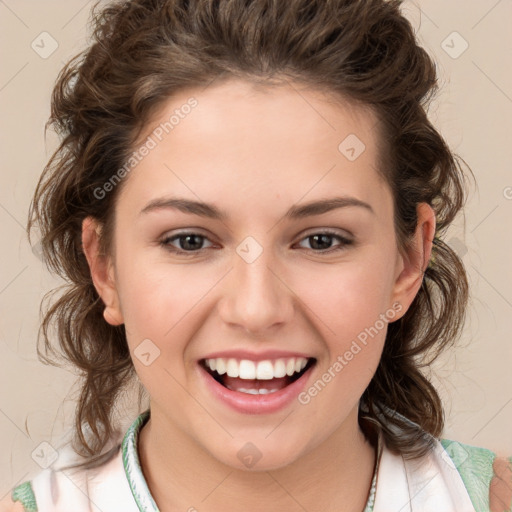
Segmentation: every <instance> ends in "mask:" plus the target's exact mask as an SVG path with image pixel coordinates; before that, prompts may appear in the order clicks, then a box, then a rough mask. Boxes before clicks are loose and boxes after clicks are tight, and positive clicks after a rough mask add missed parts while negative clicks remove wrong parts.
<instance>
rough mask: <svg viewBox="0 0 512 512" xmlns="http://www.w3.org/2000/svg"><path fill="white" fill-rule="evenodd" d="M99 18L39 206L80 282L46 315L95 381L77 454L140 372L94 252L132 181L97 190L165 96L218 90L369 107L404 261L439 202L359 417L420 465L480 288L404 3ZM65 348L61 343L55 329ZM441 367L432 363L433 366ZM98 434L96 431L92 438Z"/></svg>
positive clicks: (109, 421) (55, 115) (63, 107)
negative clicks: (326, 95)
mask: <svg viewBox="0 0 512 512" xmlns="http://www.w3.org/2000/svg"><path fill="white" fill-rule="evenodd" d="M97 8H98V4H96V5H95V7H94V8H93V28H94V34H93V41H92V43H91V45H90V47H89V48H87V49H86V50H85V51H84V52H82V53H81V54H79V55H77V56H76V57H75V58H74V59H72V60H71V61H70V62H69V63H68V64H67V65H66V66H65V67H64V68H63V70H62V71H61V73H60V75H59V77H58V79H57V83H56V85H55V88H54V91H53V96H52V109H51V117H50V119H49V120H48V123H47V128H48V126H53V127H54V128H55V129H56V131H57V132H58V134H59V135H60V136H61V144H60V146H59V147H58V149H57V150H56V151H55V153H54V154H53V156H52V157H51V159H50V161H49V162H48V164H47V165H46V167H45V169H44V172H43V174H42V176H41V180H40V182H39V184H38V187H37V190H36V192H35V196H34V199H33V202H32V205H31V211H30V215H29V224H28V232H29V234H30V232H31V229H32V228H33V227H34V226H35V225H38V226H39V229H40V231H41V235H42V238H41V245H42V251H43V254H44V256H45V259H46V261H47V263H48V265H49V267H50V269H52V270H53V271H55V272H57V273H58V274H59V275H60V276H62V277H64V278H65V279H66V280H67V281H68V282H69V285H68V286H67V287H66V288H65V289H64V291H63V293H62V294H61V295H60V297H58V298H57V299H55V300H54V301H53V302H52V303H51V304H50V305H49V307H48V308H47V310H46V311H45V315H44V319H43V323H42V326H41V332H40V335H41V337H42V338H43V339H44V343H45V353H46V355H43V354H42V353H41V352H40V350H39V346H38V353H39V355H40V357H41V358H42V359H43V360H45V361H46V362H52V363H53V364H56V362H55V361H50V360H49V359H48V357H47V356H48V354H49V352H51V353H52V354H54V355H57V354H59V353H60V355H61V356H63V358H64V360H65V361H66V362H70V363H71V364H72V365H73V366H74V367H76V368H78V369H79V370H80V372H81V374H82V376H83V383H82V387H81V395H80V397H79V401H78V407H77V410H76V418H75V439H74V448H75V450H76V451H77V452H78V453H81V454H82V455H84V456H87V457H89V459H90V460H94V458H95V456H96V455H98V454H100V452H101V451H102V450H103V448H104V447H105V446H106V443H107V441H108V440H109V438H110V436H111V435H112V434H113V432H114V430H115V425H114V421H113V411H114V409H115V405H116V403H117V401H118V399H119V397H120V395H121V393H122V392H123V391H124V390H125V389H126V386H127V384H128V383H129V382H133V381H132V379H133V377H134V376H135V371H134V367H133V364H132V361H131V358H130V353H129V350H128V346H127V342H126V336H125V331H124V328H123V326H119V327H113V326H111V325H109V324H107V323H106V322H105V321H104V319H103V308H104V305H103V304H102V301H101V299H100V298H99V296H98V294H97V292H96V290H95V288H94V286H93V283H92V280H91V275H90V271H89V267H88V264H87V261H86V259H85V257H84V254H83V252H82V248H81V226H82V221H83V219H84V218H85V217H87V216H92V217H94V218H96V219H97V220H98V221H99V222H100V223H101V224H102V225H103V226H104V228H105V229H104V230H103V238H102V244H103V247H104V249H105V250H108V249H109V243H110V239H111V234H112V229H113V228H112V218H113V217H112V216H113V212H114V206H115V201H116V197H117V195H118V193H119V189H120V187H121V186H122V183H121V184H120V185H119V186H118V187H114V188H113V190H112V191H110V192H109V193H108V194H105V197H102V198H101V199H98V198H97V194H95V191H97V190H98V189H101V188H102V187H103V186H104V184H105V183H106V182H108V181H109V179H111V177H112V175H113V173H114V171H115V170H117V169H121V168H122V167H123V164H124V162H126V160H127V159H128V158H129V156H130V153H131V152H132V151H133V148H134V144H135V142H136V141H137V137H138V136H139V135H140V133H141V132H142V130H143V128H144V126H145V123H147V121H148V120H149V119H150V117H151V114H152V113H154V112H155V111H156V109H157V108H158V107H159V106H160V105H162V103H163V102H164V101H166V99H167V98H169V97H170V96H171V95H172V94H173V93H175V92H177V91H178V90H182V89H184V88H187V87H195V86H201V85H205V86H206V85H207V84H208V83H210V82H211V81H212V80H214V79H218V80H221V79H224V78H233V77H234V78H239V79H244V80H248V81H251V82H252V83H260V84H272V83H279V82H281V83H282V82H283V81H286V80H291V81H295V82H301V83H303V84H307V85H311V86H313V87H316V88H318V89H322V90H325V91H328V92H331V93H333V94H334V95H337V97H339V98H346V99H348V100H349V101H352V102H355V103H358V104H361V105H364V106H366V107H369V108H371V109H372V111H373V112H375V114H376V116H377V119H378V120H379V133H380V143H381V146H382V147H381V148H380V149H381V151H380V153H381V154H380V162H379V164H380V166H379V172H380V173H381V174H382V175H383V176H384V177H385V179H386V181H387V183H388V184H389V186H390V188H391V190H392V192H393V196H394V211H395V229H396V233H397V239H398V244H399V247H400V249H401V250H402V249H404V248H405V247H406V246H407V244H408V241H409V240H410V237H411V235H412V234H413V233H414V230H415V228H416V223H417V215H416V207H417V205H418V203H420V202H426V203H428V204H430V205H431V206H432V207H433V209H434V211H435V213H436V219H437V226H436V238H435V240H434V249H433V254H434V256H435V263H434V264H433V265H430V266H429V267H428V268H427V270H426V271H425V274H424V279H423V283H422V286H421V289H420V290H419V292H418V294H417V296H416V297H415V299H414V301H413V303H412V305H411V307H410V308H409V310H408V311H407V312H406V314H405V316H403V317H402V318H401V319H399V320H398V321H395V322H393V323H391V324H390V325H389V327H388V333H387V338H386V343H385V347H384V351H383V354H382V359H381V361H380V364H379V367H378V369H377V371H376V373H375V375H374V377H373V379H372V381H371V383H370V385H369V386H368V388H367V389H366V390H365V392H364V394H363V396H362V399H361V405H360V416H362V415H363V413H364V415H365V416H366V417H368V418H370V421H374V422H377V423H378V424H379V425H380V426H381V428H382V429H383V433H384V436H385V439H386V442H387V444H388V446H389V447H390V448H391V449H394V450H397V451H399V452H401V453H402V454H403V455H404V456H405V457H410V458H414V457H418V456H420V455H422V454H424V453H425V452H426V450H427V449H428V447H429V446H430V443H431V438H430V436H425V435H424V433H423V432H424V431H426V432H427V433H428V434H430V435H432V436H435V437H439V436H440V435H441V433H442V430H443V426H444V413H443V407H442V404H441V400H440V397H439V395H438V393H437V392H436V390H435V388H434V387H433V386H432V384H431V383H430V382H429V380H428V379H427V378H426V377H425V376H424V375H423V374H422V371H421V367H422V365H427V364H430V362H431V361H433V360H434V359H435V357H437V355H438V354H439V353H440V352H441V351H442V350H443V349H445V348H446V347H448V346H450V345H452V344H453V343H454V341H455V340H456V339H457V338H458V335H459V333H460V330H461V327H462V325H463V323H464V315H465V306H466V303H467V299H468V283H467V277H466V273H465V270H464V267H463V264H462V262H461V260H460V259H459V257H458V256H457V254H456V253H455V252H454V251H453V250H452V249H451V248H450V247H449V246H448V245H447V244H446V243H444V242H443V241H442V240H441V236H442V235H443V234H444V232H445V231H446V228H447V227H448V226H449V224H450V223H451V222H452V220H453V219H454V217H455V216H456V214H457V213H458V211H459V210H460V209H461V208H462V206H463V203H464V198H465V191H464V187H463V185H464V174H463V171H462V168H461V165H460V163H459V157H458V156H456V155H454V154H453V153H452V152H451V151H450V149H449V148H448V146H447V144H446V143H445V141H444V140H443V138H442V136H441V135H440V134H439V133H438V132H437V131H436V130H435V129H434V128H433V126H432V125H431V123H430V122H429V120H428V118H427V115H426V108H427V106H428V103H429V102H430V100H431V98H432V97H433V94H434V92H435V91H436V90H437V88H438V86H437V78H436V72H435V65H434V63H433V61H432V59H431V58H430V57H429V56H428V54H427V53H426V51H425V50H424V49H423V48H421V47H420V46H419V45H418V44H417V42H416V38H415V34H414V30H413V28H412V26H411V24H410V23H409V21H408V20H407V19H406V18H405V17H404V16H403V15H402V13H401V11H400V8H401V1H400V0H389V1H386V0H286V1H283V0H133V1H122V2H117V3H111V4H109V5H108V6H106V7H105V8H103V9H102V10H101V11H100V10H98V9H97ZM52 326H54V327H55V328H56V334H57V339H58V342H59V348H58V349H57V348H54V347H52V344H51V342H50V327H52ZM427 355H431V357H430V358H427ZM84 427H86V428H87V429H88V430H90V435H87V436H86V435H84Z"/></svg>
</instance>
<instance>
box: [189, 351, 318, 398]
mask: <svg viewBox="0 0 512 512" xmlns="http://www.w3.org/2000/svg"><path fill="white" fill-rule="evenodd" d="M315 363H316V359H315V358H314V357H310V358H306V357H288V358H279V359H275V360H270V359H267V360H263V361H251V360H249V359H234V358H230V359H226V358H213V359H202V360H200V361H199V365H200V366H201V368H202V369H203V370H204V371H205V372H206V373H208V374H209V375H210V377H211V378H213V379H214V380H215V381H216V382H217V383H219V384H220V385H221V386H223V387H224V388H226V389H228V390H230V391H233V392H236V393H243V394H246V395H271V394H274V393H279V392H280V391H283V390H284V389H286V388H288V386H290V385H291V384H293V383H294V382H296V381H298V380H299V379H301V377H303V376H304V374H305V373H306V372H307V371H308V370H309V369H310V368H311V367H313V366H314V365H315Z"/></svg>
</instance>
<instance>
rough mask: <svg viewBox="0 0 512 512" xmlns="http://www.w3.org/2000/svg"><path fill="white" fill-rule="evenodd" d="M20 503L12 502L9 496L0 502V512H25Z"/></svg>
mask: <svg viewBox="0 0 512 512" xmlns="http://www.w3.org/2000/svg"><path fill="white" fill-rule="evenodd" d="M25 511H26V509H25V508H24V507H23V505H22V504H21V502H19V501H13V500H12V497H11V495H10V494H8V495H7V496H6V497H5V498H4V499H2V500H1V501H0V512H25Z"/></svg>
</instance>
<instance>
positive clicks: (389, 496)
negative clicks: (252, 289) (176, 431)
mask: <svg viewBox="0 0 512 512" xmlns="http://www.w3.org/2000/svg"><path fill="white" fill-rule="evenodd" d="M148 419H149V411H145V412H144V413H142V414H141V415H140V416H138V417H137V419H136V420H135V421H134V422H133V424H132V425H131V426H130V428H129V429H128V431H127V432H126V434H125V436H124V438H123V440H122V442H121V443H119V444H118V445H117V448H115V449H114V451H113V457H112V458H111V459H110V460H109V461H108V462H106V463H103V464H102V465H101V466H99V467H97V468H92V469H82V468H78V469H64V470H63V469H58V468H62V467H64V466H65V465H67V464H70V463H72V462H75V461H78V460H79V459H78V458H77V457H78V456H77V455H76V454H75V452H74V451H73V450H72V449H71V447H70V445H67V446H66V447H65V448H63V449H62V450H60V456H59V459H58V463H59V466H58V468H57V467H50V468H48V469H46V470H44V471H42V472H41V473H39V474H38V475H37V476H36V477H35V478H34V479H33V480H32V481H31V482H25V483H24V484H21V485H20V486H18V487H16V488H15V489H14V490H13V492H12V497H13V499H14V500H15V501H16V500H19V501H21V502H22V503H23V505H24V507H25V510H26V511H27V512H70V511H73V512H158V507H157V505H156V503H155V501H154V499H153V497H152V496H151V493H150V491H149V489H148V486H147V483H146V480H145V478H144V475H143V473H142V470H141V466H140V461H139V457H138V452H137V441H138V434H139V432H140V430H141V428H142V427H143V426H144V425H145V423H146V422H147V420H148ZM443 443H445V444H450V442H449V441H443ZM453 444H455V445H457V447H459V448H460V449H462V450H463V452H464V453H465V454H466V455H465V456H464V457H461V456H460V450H459V454H458V455H457V453H455V456H454V453H451V454H449V452H450V450H448V451H447V450H446V449H445V448H444V447H443V445H442V444H441V442H440V441H438V440H434V445H435V448H434V449H433V450H432V451H430V452H429V453H428V454H427V455H425V456H424V457H422V458H421V459H417V460H414V461H411V460H406V459H404V458H403V457H402V456H401V455H398V454H395V453H394V452H391V451H390V450H389V449H388V447H387V446H386V443H385V441H384V438H383V436H382V434H381V433H380V432H379V433H378V448H377V464H376V467H375V473H374V477H373V481H372V487H371V490H370V493H369V497H368V502H367V504H366V507H365V510H364V512H395V511H396V512H399V511H400V512H480V511H483V510H485V508H478V510H477V509H475V508H474V506H473V504H472V501H471V499H470V496H469V494H468V490H467V488H466V485H465V484H464V481H463V479H462V478H461V473H462V474H463V472H461V467H460V466H461V465H462V463H464V462H465V460H464V459H467V458H468V457H469V455H470V454H472V453H474V454H475V456H477V455H478V454H480V455H478V456H480V459H481V460H480V462H479V463H480V464H481V461H482V460H484V459H482V457H481V455H482V454H484V455H485V457H486V459H485V464H484V465H481V466H479V467H482V468H486V467H487V466H488V465H489V463H490V464H491V466H492V458H493V457H492V455H494V454H492V452H489V451H488V450H485V449H482V448H472V447H468V446H467V445H461V444H459V443H453ZM462 447H466V450H464V448H462ZM471 450H474V452H472V451H471ZM477 452H478V453H477ZM491 454H492V455H491ZM454 461H456V463H455V462H454ZM466 465H467V464H466ZM54 466H55V464H54ZM468 467H469V466H468ZM469 469H470V470H471V471H473V472H474V465H473V466H471V468H469ZM480 480H481V481H482V482H483V488H484V489H485V488H486V489H487V490H488V481H487V480H488V479H486V476H485V475H482V477H481V479H480ZM466 484H468V481H467V479H466ZM486 485H487V487H486ZM469 487H471V485H468V488H469ZM476 487H479V489H477V490H476V491H475V490H473V493H472V494H473V499H475V498H474V495H475V492H476V493H477V494H478V493H480V494H479V495H478V496H477V497H479V499H480V498H481V496H480V495H482V492H481V490H482V486H481V485H477V486H476ZM484 502H485V499H484V500H482V504H484ZM483 506H484V505H483ZM487 506H488V496H487Z"/></svg>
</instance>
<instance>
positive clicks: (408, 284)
mask: <svg viewBox="0 0 512 512" xmlns="http://www.w3.org/2000/svg"><path fill="white" fill-rule="evenodd" d="M416 212H417V219H418V221H417V224H416V231H415V233H414V235H413V237H412V239H411V240H410V243H409V246H408V247H406V248H405V249H404V251H403V252H401V253H400V254H399V255H398V257H397V264H396V267H395V268H396V274H395V275H396V277H395V282H394V286H393V293H392V300H391V303H396V302H398V303H399V304H401V305H402V310H401V311H402V314H401V315H400V316H403V315H404V314H405V313H406V311H407V310H408V309H409V307H410V305H411V303H412V301H413V300H414V297H416V295H417V293H418V291H419V289H420V287H421V284H422V282H423V275H424V272H425V270H426V268H427V267H428V264H429V260H430V256H431V254H432V244H433V241H434V236H435V232H436V215H435V213H434V210H433V209H432V208H431V206H430V205H428V204H427V203H420V204H418V207H417V209H416ZM398 318H400V317H397V318H396V320H398Z"/></svg>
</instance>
